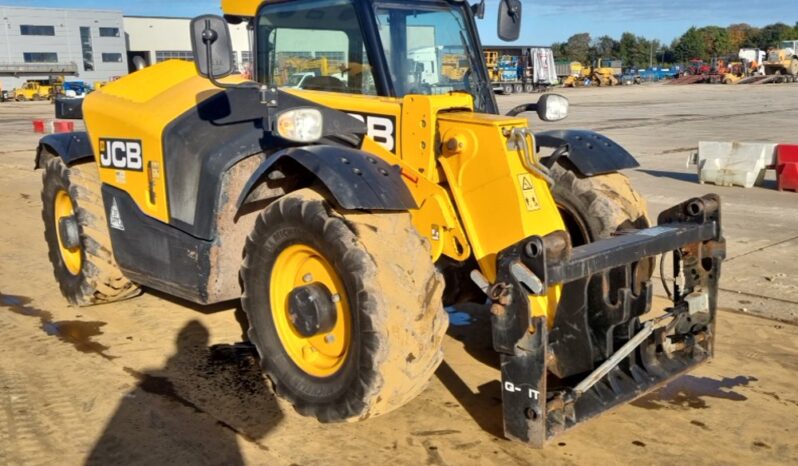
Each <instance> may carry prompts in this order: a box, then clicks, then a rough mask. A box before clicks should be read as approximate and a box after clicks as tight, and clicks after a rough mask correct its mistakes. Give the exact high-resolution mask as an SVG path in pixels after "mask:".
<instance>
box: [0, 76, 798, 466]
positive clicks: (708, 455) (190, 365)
mask: <svg viewBox="0 0 798 466" xmlns="http://www.w3.org/2000/svg"><path fill="white" fill-rule="evenodd" d="M796 90H798V86H789V85H781V86H762V87H761V88H759V89H754V88H744V87H743V86H740V87H732V86H729V87H724V86H686V87H676V86H650V87H649V86H645V87H635V88H618V89H586V90H585V89H579V90H572V91H571V90H569V91H565V92H564V93H565V94H566V95H567V96H568V97H569V98H570V99H571V101H572V103H573V107H572V116H571V117H570V119H569V120H567V123H568V124H567V126H573V127H589V128H599V129H602V131H604V132H606V133H607V134H608V135H610V136H611V137H613V138H616V139H617V140H618V141H619V142H621V143H623V144H624V145H625V146H627V147H628V148H629V149H630V150H631V151H632V152H633V153H635V155H637V156H638V157H639V160H640V162H641V164H642V167H641V168H640V169H638V170H632V171H631V172H630V176H631V177H632V179H633V181H634V182H635V184H636V185H637V187H638V189H639V190H640V191H642V192H643V194H644V195H646V196H647V197H648V198H649V199H650V203H649V207H650V210H651V211H652V213H654V212H656V211H659V210H661V209H663V208H665V207H668V206H669V205H671V204H675V203H677V202H679V201H680V200H682V199H684V198H685V197H688V196H691V195H694V194H695V195H697V194H700V193H703V192H710V191H716V192H719V193H720V194H721V195H722V196H723V199H724V209H725V211H724V221H725V223H724V227H725V228H726V230H725V231H726V235H727V237H728V240H729V252H730V257H732V258H733V259H732V260H731V261H728V262H727V264H726V266H725V268H724V271H723V278H722V279H721V283H722V287H723V288H724V289H725V290H727V291H725V292H724V297H723V299H724V303H725V305H726V306H727V307H729V308H730V309H732V310H734V311H736V312H730V311H726V310H724V311H721V312H720V314H719V318H718V321H719V322H718V340H717V347H716V353H717V356H716V358H715V359H714V360H713V361H712V362H710V363H709V364H706V365H704V366H702V367H701V368H699V369H698V370H696V371H694V372H692V373H691V374H690V375H687V376H684V377H682V378H680V379H678V380H677V381H675V382H673V383H672V384H671V385H669V386H667V387H665V388H663V389H661V390H660V391H658V392H655V393H653V394H650V395H648V396H646V397H644V398H642V399H640V400H638V401H636V402H634V403H632V404H629V405H626V406H623V407H620V408H618V409H617V410H615V411H613V412H610V413H607V414H605V415H603V416H601V417H600V418H598V419H595V420H593V421H590V422H587V423H586V424H584V425H582V426H581V427H579V428H578V429H576V430H574V431H571V432H568V433H566V434H564V435H562V436H560V437H558V438H557V439H556V440H555V441H554V442H553V443H551V444H550V445H548V446H547V448H545V449H543V450H533V449H530V448H527V447H525V446H523V445H520V444H517V443H513V442H509V441H507V440H505V439H503V438H502V435H501V425H500V419H501V417H500V416H501V411H500V409H501V406H500V396H501V395H500V387H499V383H498V377H499V372H498V369H497V363H498V358H497V356H496V355H495V353H493V352H492V350H491V349H490V333H489V332H490V328H489V323H488V320H487V315H486V312H485V310H484V309H482V308H480V307H474V308H468V309H466V310H459V311H453V313H452V315H451V321H452V323H453V324H452V326H451V327H450V330H449V332H448V336H447V337H446V339H445V354H446V359H445V362H444V364H443V365H442V366H441V368H440V369H439V370H438V371H437V373H436V376H435V377H434V378H433V379H432V381H431V382H430V386H429V388H428V389H427V390H426V391H425V392H424V393H422V395H421V396H420V397H418V398H417V399H416V400H414V401H413V402H411V403H410V404H408V405H407V406H405V407H404V408H402V409H400V410H398V411H395V412H393V413H390V414H388V415H386V416H383V417H379V418H375V419H371V420H368V421H366V422H362V423H355V424H332V425H321V424H319V423H317V422H316V421H314V420H312V419H307V418H303V417H300V416H298V415H297V414H296V413H295V412H294V411H293V409H292V408H291V407H290V406H287V405H286V404H285V403H283V402H282V401H281V400H278V399H275V397H274V396H273V395H272V393H271V391H270V389H269V388H268V387H267V386H266V385H265V384H264V383H263V380H262V378H261V376H260V375H259V372H258V370H257V367H256V363H255V361H254V360H253V358H252V356H251V354H250V350H249V349H248V348H247V347H245V346H242V345H236V342H239V341H240V339H241V328H240V326H239V324H238V323H237V320H236V318H235V311H236V303H228V304H223V305H218V306H213V307H210V308H202V307H197V306H193V305H190V304H187V303H185V302H180V301H177V300H174V299H171V298H169V297H166V296H163V295H161V294H158V293H153V292H148V293H145V294H144V295H142V296H140V297H138V298H135V299H133V300H130V301H126V302H122V303H116V304H109V305H103V306H96V307H87V308H73V307H69V306H67V305H66V303H65V301H64V299H63V298H62V297H61V296H60V294H59V292H58V288H57V285H56V284H55V281H54V279H53V276H52V271H51V268H50V264H49V262H48V261H47V255H46V250H45V244H44V240H43V235H42V223H41V218H40V201H39V190H40V183H41V181H40V174H39V173H36V172H34V171H33V170H32V168H33V148H34V147H35V144H36V141H37V137H36V136H35V135H34V134H33V133H32V132H31V130H30V128H31V123H30V120H31V119H32V118H33V117H40V116H47V113H49V112H50V111H51V107H50V106H49V105H48V104H39V103H28V104H17V103H6V104H0V134H2V137H3V144H2V146H0V183H1V184H2V186H3V188H4V189H3V190H2V191H0V213H2V215H3V218H4V219H5V225H4V228H2V229H0V264H2V265H1V266H0V351H2V356H0V464H53V463H58V464H79V463H87V464H110V463H117V464H119V463H121V464H162V463H174V464H186V463H191V464H194V463H201V464H206V463H207V464H226V465H227V464H255V465H260V464H263V465H267V464H268V465H293V464H297V465H314V464H317V465H325V466H326V465H336V464H385V463H391V464H412V465H415V464H433V465H460V464H502V465H506V464H532V463H540V462H546V463H551V464H607V463H621V464H628V463H638V464H672V463H674V462H676V461H689V462H690V463H692V464H753V463H756V464H795V463H796V462H798V441H797V440H796V435H797V434H798V422H796V419H798V394H796V392H795V380H796V371H798V327H796V326H794V325H791V324H789V323H787V322H781V321H777V320H772V319H764V318H761V317H757V316H753V315H749V314H754V313H756V314H763V315H768V316H771V317H776V318H779V319H782V320H785V321H790V320H792V321H795V320H796V319H795V314H794V313H795V310H796V307H797V306H798V291H796V284H797V283H798V276H797V275H798V269H796V263H795V258H796V257H798V255H796V252H798V240H797V239H796V231H798V229H796V227H797V226H798V215H796V213H795V212H796V210H795V206H796V205H798V204H796V201H797V200H798V194H795V193H778V192H776V191H774V190H772V189H768V188H767V187H766V188H755V189H752V190H743V189H741V188H718V187H714V186H709V185H705V186H701V185H698V184H696V183H695V175H694V173H692V172H691V171H690V169H687V168H685V167H684V164H683V161H684V159H685V158H686V156H687V155H688V153H689V152H690V151H691V150H693V149H691V148H694V147H696V146H697V141H698V140H699V139H740V140H741V139H754V138H776V137H784V135H785V134H788V133H789V130H788V129H789V127H790V126H789V124H787V123H785V122H787V121H795V119H796V117H798V105H796V104H798V92H795V91H796ZM531 98H532V99H534V98H536V96H532V97H531ZM521 99H522V97H520V96H511V97H503V98H501V100H500V103H501V105H502V106H503V107H510V106H513V105H516V104H517V102H518V101H519V100H521ZM526 99H527V100H528V99H530V97H528V96H527V97H526ZM766 110H770V112H767V111H766ZM738 113H739V114H740V116H737V115H738ZM743 114H744V115H743ZM679 115H681V116H679ZM532 124H533V125H534V127H536V128H542V126H541V123H539V122H537V121H534V120H533V121H532ZM549 126H550V127H552V128H554V127H557V125H549ZM562 126H566V125H562ZM775 140H778V139H775ZM763 277H764V278H763ZM768 277H770V279H768ZM743 301H745V302H743ZM760 303H761V304H760ZM743 307H745V308H746V312H745V313H743V312H739V309H741V308H743ZM791 313H793V314H791Z"/></svg>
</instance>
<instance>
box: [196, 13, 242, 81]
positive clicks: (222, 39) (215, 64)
mask: <svg viewBox="0 0 798 466" xmlns="http://www.w3.org/2000/svg"><path fill="white" fill-rule="evenodd" d="M191 49H192V52H193V53H194V63H195V64H196V66H197V72H198V73H199V75H200V76H202V77H204V78H210V79H211V80H212V81H213V80H216V79H219V78H224V77H225V76H227V75H229V74H231V73H232V72H233V70H234V67H233V42H232V40H231V39H230V29H229V28H228V27H227V22H226V21H225V20H224V18H222V17H221V16H216V15H202V16H197V17H196V18H194V19H192V20H191Z"/></svg>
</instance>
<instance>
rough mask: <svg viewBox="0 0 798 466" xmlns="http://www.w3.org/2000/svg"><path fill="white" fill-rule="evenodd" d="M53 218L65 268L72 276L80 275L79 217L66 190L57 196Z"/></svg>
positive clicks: (81, 259) (81, 261) (81, 262)
mask: <svg viewBox="0 0 798 466" xmlns="http://www.w3.org/2000/svg"><path fill="white" fill-rule="evenodd" d="M53 217H54V218H53V220H54V223H55V225H54V227H55V230H56V235H57V236H58V249H59V252H60V254H61V259H62V261H63V263H64V266H65V267H66V269H67V270H68V271H69V273H71V274H72V275H78V274H79V273H80V270H81V268H82V266H83V258H82V257H81V249H80V231H79V228H78V221H77V215H75V206H74V205H73V204H72V199H71V198H70V197H69V193H67V192H66V191H65V190H60V191H58V192H57V193H56V195H55V199H54V201H53Z"/></svg>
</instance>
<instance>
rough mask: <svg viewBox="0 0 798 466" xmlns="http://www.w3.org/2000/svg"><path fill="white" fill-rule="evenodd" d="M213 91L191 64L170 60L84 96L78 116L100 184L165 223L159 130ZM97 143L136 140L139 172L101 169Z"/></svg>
mask: <svg viewBox="0 0 798 466" xmlns="http://www.w3.org/2000/svg"><path fill="white" fill-rule="evenodd" d="M217 92H220V89H218V88H216V87H214V86H213V84H211V83H210V82H209V81H208V80H207V79H204V78H201V77H200V76H198V75H197V72H196V69H195V67H194V64H193V63H190V62H187V61H181V60H169V61H166V62H163V63H159V64H157V65H154V66H151V67H148V68H145V69H143V70H140V71H137V72H135V73H132V74H130V75H128V76H125V77H124V78H122V79H119V80H117V81H114V82H112V83H110V84H108V85H107V86H104V87H103V88H102V89H100V90H97V91H95V92H92V93H91V94H89V95H88V96H87V97H86V99H85V100H84V103H83V114H84V119H85V121H86V128H87V130H88V133H89V137H90V139H91V144H92V149H93V150H94V154H95V157H96V159H97V163H98V167H99V168H100V179H101V180H102V181H103V183H106V184H108V185H111V186H114V187H116V188H119V189H121V190H124V191H126V192H128V193H129V194H130V196H131V197H132V198H133V200H134V201H135V203H136V205H137V206H138V207H139V208H140V209H141V211H142V212H144V213H145V214H146V215H149V216H151V217H154V218H157V219H159V220H161V221H163V222H168V221H169V206H168V199H167V193H166V180H165V173H164V167H165V165H164V154H163V144H162V141H163V138H162V136H163V130H164V129H165V128H166V127H167V126H168V125H169V123H171V122H172V121H173V120H174V119H175V118H177V117H178V116H180V115H181V114H183V113H185V112H186V111H188V110H189V109H191V108H193V107H195V106H196V105H197V104H198V103H199V102H201V101H203V100H205V99H207V98H208V97H210V96H212V95H214V94H216V93H217ZM100 138H103V139H125V140H138V141H141V154H142V158H143V159H144V164H143V165H144V167H143V170H141V171H134V170H117V169H113V168H104V167H102V166H101V165H100V160H99V154H100V149H101V148H100ZM153 195H154V196H153Z"/></svg>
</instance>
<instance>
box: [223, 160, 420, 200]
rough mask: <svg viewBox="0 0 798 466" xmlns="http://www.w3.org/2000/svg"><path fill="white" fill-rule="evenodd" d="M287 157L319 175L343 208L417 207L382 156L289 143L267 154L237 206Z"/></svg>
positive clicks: (397, 172) (398, 171)
mask: <svg viewBox="0 0 798 466" xmlns="http://www.w3.org/2000/svg"><path fill="white" fill-rule="evenodd" d="M288 161H290V162H289V163H294V164H296V165H299V166H300V167H302V169H304V170H305V172H306V173H309V174H310V175H311V176H313V177H314V178H316V179H318V181H319V182H321V184H323V185H324V186H325V187H326V188H327V190H328V191H329V192H330V194H332V196H333V198H334V199H335V201H336V203H337V204H338V205H339V206H341V207H343V208H344V209H349V210H356V209H364V210H411V209H416V208H417V205H416V201H415V200H414V199H413V196H412V194H411V193H410V190H409V189H408V188H407V185H405V183H404V181H403V180H402V172H401V169H400V168H399V167H398V166H391V165H389V164H388V163H386V162H385V161H384V160H382V159H381V158H379V157H377V156H374V155H371V154H369V153H367V152H364V151H362V150H359V149H352V148H348V147H339V146H328V145H315V146H304V147H291V148H288V149H283V150H281V151H278V152H277V153H275V154H272V155H270V156H268V157H267V158H266V160H264V161H263V163H262V164H261V165H260V166H259V167H258V168H257V169H256V170H255V171H254V172H253V173H252V175H251V176H250V177H249V180H247V183H246V184H245V185H244V189H243V190H242V191H241V194H240V196H239V198H238V203H237V208H238V207H241V205H242V204H243V203H244V202H245V201H246V198H247V196H248V195H249V193H250V192H252V189H253V188H254V187H255V185H256V184H257V183H258V182H259V181H260V180H262V178H263V177H264V176H265V175H267V174H268V173H270V172H271V171H273V170H277V169H278V168H282V167H283V163H284V162H288ZM282 175H287V174H285V173H283V174H282Z"/></svg>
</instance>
